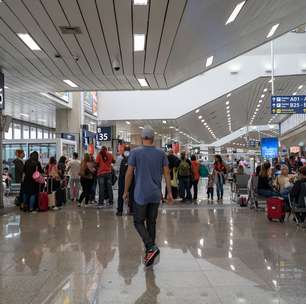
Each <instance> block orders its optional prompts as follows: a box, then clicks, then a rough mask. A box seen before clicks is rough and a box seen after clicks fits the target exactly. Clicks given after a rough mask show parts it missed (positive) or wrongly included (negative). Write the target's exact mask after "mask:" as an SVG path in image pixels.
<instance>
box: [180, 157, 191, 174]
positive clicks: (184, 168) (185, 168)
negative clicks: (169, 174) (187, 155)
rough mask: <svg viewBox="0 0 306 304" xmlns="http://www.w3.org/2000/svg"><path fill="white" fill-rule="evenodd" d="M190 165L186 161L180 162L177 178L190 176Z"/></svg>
mask: <svg viewBox="0 0 306 304" xmlns="http://www.w3.org/2000/svg"><path fill="white" fill-rule="evenodd" d="M190 171H191V170H190V165H189V164H188V162H187V161H186V160H183V161H181V163H180V165H179V168H178V175H179V176H184V177H185V176H190V173H191V172H190Z"/></svg>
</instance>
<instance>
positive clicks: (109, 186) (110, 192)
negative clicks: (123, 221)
mask: <svg viewBox="0 0 306 304" xmlns="http://www.w3.org/2000/svg"><path fill="white" fill-rule="evenodd" d="M105 178H106V188H107V194H108V199H109V203H110V204H113V202H114V196H113V184H112V175H111V174H107V175H106V177H105Z"/></svg>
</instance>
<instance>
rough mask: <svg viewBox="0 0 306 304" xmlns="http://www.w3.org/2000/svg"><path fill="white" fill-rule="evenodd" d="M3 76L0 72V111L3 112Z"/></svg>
mask: <svg viewBox="0 0 306 304" xmlns="http://www.w3.org/2000/svg"><path fill="white" fill-rule="evenodd" d="M4 108H5V102H4V74H3V73H1V72H0V110H4Z"/></svg>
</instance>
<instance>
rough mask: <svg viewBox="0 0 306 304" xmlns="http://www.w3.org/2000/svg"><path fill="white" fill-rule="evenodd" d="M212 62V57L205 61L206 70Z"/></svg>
mask: <svg viewBox="0 0 306 304" xmlns="http://www.w3.org/2000/svg"><path fill="white" fill-rule="evenodd" d="M213 62H214V56H210V57H208V58H207V60H206V67H207V68H208V67H209V66H211V65H212V64H213Z"/></svg>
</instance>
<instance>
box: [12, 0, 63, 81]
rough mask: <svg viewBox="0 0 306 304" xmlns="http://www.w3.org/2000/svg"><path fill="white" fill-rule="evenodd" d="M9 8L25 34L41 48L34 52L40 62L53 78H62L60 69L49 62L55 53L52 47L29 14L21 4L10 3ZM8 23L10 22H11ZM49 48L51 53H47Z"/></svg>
mask: <svg viewBox="0 0 306 304" xmlns="http://www.w3.org/2000/svg"><path fill="white" fill-rule="evenodd" d="M10 8H11V9H12V10H13V11H14V15H15V16H16V18H18V21H19V22H20V23H21V24H22V25H23V27H24V28H25V29H26V32H27V33H30V34H31V36H32V37H33V38H34V40H35V41H36V42H38V44H39V46H40V47H41V49H42V51H41V52H35V55H36V56H37V57H38V58H40V61H41V62H43V63H44V65H45V66H46V67H48V69H49V70H50V71H51V72H52V74H53V75H54V76H56V77H57V78H60V79H61V78H62V76H63V74H62V71H61V69H60V68H59V67H58V66H57V65H56V64H55V63H54V62H53V60H51V58H52V59H53V58H54V54H55V53H56V51H55V50H54V49H53V46H52V45H51V44H50V42H49V41H48V39H47V38H46V36H45V35H44V33H43V32H42V31H41V30H40V27H39V26H38V25H37V23H36V22H35V20H34V19H33V17H32V16H31V14H30V12H29V11H28V10H27V8H26V7H25V6H24V4H23V3H22V2H11V6H10ZM16 18H15V19H16ZM10 21H11V22H12V21H13V20H10ZM34 33H35V34H34ZM50 48H51V50H50V51H51V52H48V51H49V49H50ZM50 55H51V57H50Z"/></svg>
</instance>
